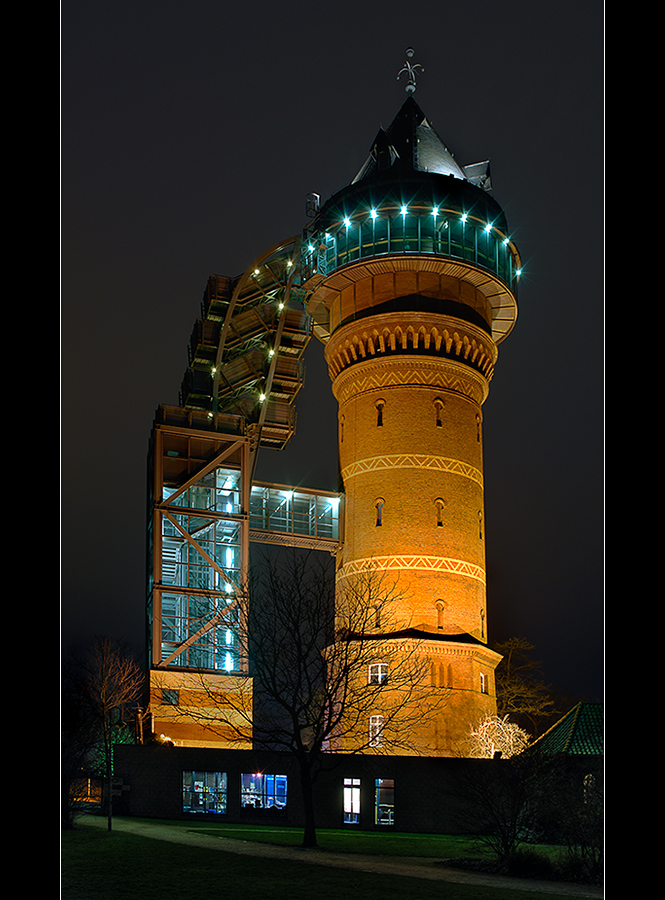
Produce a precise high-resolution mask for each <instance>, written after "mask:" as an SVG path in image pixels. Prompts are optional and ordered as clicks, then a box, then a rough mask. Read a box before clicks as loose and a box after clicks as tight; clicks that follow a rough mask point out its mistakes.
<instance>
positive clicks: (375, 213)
mask: <svg viewBox="0 0 665 900" xmlns="http://www.w3.org/2000/svg"><path fill="white" fill-rule="evenodd" d="M370 216H371V218H372V220H374V219H376V216H377V212H376V210H375V209H373V210H371V211H370Z"/></svg>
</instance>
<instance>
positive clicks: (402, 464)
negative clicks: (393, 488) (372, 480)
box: [342, 453, 483, 487]
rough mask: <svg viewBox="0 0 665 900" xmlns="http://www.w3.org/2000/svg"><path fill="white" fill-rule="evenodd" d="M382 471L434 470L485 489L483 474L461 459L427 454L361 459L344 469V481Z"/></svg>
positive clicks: (396, 454) (392, 455)
mask: <svg viewBox="0 0 665 900" xmlns="http://www.w3.org/2000/svg"><path fill="white" fill-rule="evenodd" d="M382 469H434V470H437V471H440V472H449V473H452V474H454V475H461V476H462V477H463V478H470V479H471V481H475V482H476V483H477V484H479V485H480V486H481V487H483V473H482V472H481V471H480V470H479V469H476V468H475V466H470V465H468V463H465V462H462V461H461V460H459V459H449V458H447V457H445V456H432V455H428V454H425V453H391V454H388V455H386V456H373V457H371V458H370V459H359V460H357V461H356V462H354V463H351V465H348V466H346V467H345V468H344V469H342V479H343V481H345V482H346V481H347V480H348V479H349V478H353V477H354V476H355V475H363V474H365V473H366V472H377V471H380V470H382Z"/></svg>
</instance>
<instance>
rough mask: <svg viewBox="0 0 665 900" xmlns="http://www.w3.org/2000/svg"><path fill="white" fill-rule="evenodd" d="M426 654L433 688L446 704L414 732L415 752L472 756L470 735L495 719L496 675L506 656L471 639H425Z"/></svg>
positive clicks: (466, 636)
mask: <svg viewBox="0 0 665 900" xmlns="http://www.w3.org/2000/svg"><path fill="white" fill-rule="evenodd" d="M455 638H459V639H458V640H456V639H455ZM421 652H422V653H423V654H424V655H426V656H427V658H428V661H429V688H430V690H432V691H436V692H437V693H439V694H440V695H441V702H440V704H439V705H438V706H437V708H436V709H435V710H434V711H433V712H432V714H431V715H429V716H424V717H423V722H422V725H421V727H420V728H418V729H417V731H416V732H415V733H414V735H413V743H414V747H413V752H414V753H416V754H418V755H422V756H455V757H466V756H469V755H470V754H469V736H470V733H471V731H473V730H474V729H475V728H477V726H478V725H479V724H480V722H482V721H483V719H485V718H487V717H488V716H495V715H496V687H495V679H494V671H495V669H496V667H497V665H498V664H499V662H500V661H501V656H500V655H499V654H498V653H495V652H494V651H493V650H490V649H489V647H487V646H485V645H483V644H480V643H479V642H477V641H476V640H475V639H474V638H472V637H471V636H470V635H459V636H457V635H456V636H454V637H452V636H446V638H445V639H438V640H427V639H424V640H423V642H422V645H421Z"/></svg>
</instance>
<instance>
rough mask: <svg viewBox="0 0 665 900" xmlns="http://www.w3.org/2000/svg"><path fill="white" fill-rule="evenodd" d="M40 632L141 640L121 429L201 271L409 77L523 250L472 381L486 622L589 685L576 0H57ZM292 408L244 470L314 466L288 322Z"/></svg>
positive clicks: (596, 140)
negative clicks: (55, 288)
mask: <svg viewBox="0 0 665 900" xmlns="http://www.w3.org/2000/svg"><path fill="white" fill-rule="evenodd" d="M61 8H62V69H61V73H62V81H61V88H62V94H61V97H62V118H61V122H62V163H61V173H62V180H61V185H62V257H61V259H62V269H61V275H62V296H61V300H62V302H61V354H62V356H61V423H62V435H61V451H62V465H61V501H62V517H61V521H62V536H61V541H62V543H61V565H62V580H61V611H62V619H61V622H62V641H63V648H64V649H66V648H68V647H69V646H70V645H71V644H72V643H74V642H86V641H88V640H89V639H90V638H92V637H93V636H94V635H98V634H108V635H114V636H117V637H119V638H121V639H123V640H125V641H128V642H130V643H131V644H133V645H135V646H136V647H141V646H142V641H143V621H144V603H145V586H144V571H145V565H144V534H145V486H146V463H145V459H146V450H147V446H148V437H149V433H150V427H151V424H152V419H153V415H154V412H155V409H156V408H157V406H158V405H159V404H160V403H166V404H177V403H178V391H179V387H180V382H181V380H182V376H183V373H184V371H185V368H186V365H187V350H186V348H187V343H188V340H189V336H190V333H191V329H192V325H193V323H194V320H195V319H196V317H197V316H198V315H199V312H200V301H201V296H202V293H203V290H204V288H205V284H206V281H207V278H208V275H209V274H210V273H213V272H214V273H218V274H226V275H237V274H240V273H241V272H242V271H244V270H245V269H246V268H247V267H248V266H249V265H250V264H251V263H252V261H253V260H254V259H255V258H256V257H257V256H259V255H260V254H261V253H263V252H264V251H265V250H267V249H268V248H269V247H271V246H272V245H273V244H275V243H277V242H278V241H280V240H282V239H285V238H288V237H290V236H292V235H295V234H296V233H298V232H299V231H300V230H301V228H302V226H303V224H304V222H305V195H306V194H307V193H308V192H310V191H316V192H318V193H320V194H321V197H322V200H324V201H325V200H326V199H327V198H328V197H329V196H330V195H331V194H332V193H334V192H335V191H337V190H338V189H339V188H341V187H343V186H344V185H346V184H347V183H348V182H349V181H350V180H351V179H352V178H353V176H354V175H355V174H356V172H357V170H358V169H359V168H360V166H361V164H362V163H363V162H364V160H365V158H366V156H367V153H368V150H369V147H370V145H371V143H372V140H373V138H374V136H375V134H376V131H377V130H378V128H379V126H380V125H383V126H384V127H387V126H388V125H389V124H390V122H391V121H392V119H393V117H394V116H395V114H396V113H397V111H398V110H399V108H400V106H401V104H402V103H403V101H404V99H405V97H406V94H405V93H404V82H403V81H397V72H398V71H399V69H400V68H401V66H402V65H403V63H404V60H405V50H406V48H407V47H408V46H412V47H414V48H415V51H416V53H415V57H414V61H415V62H418V63H420V64H421V65H422V66H424V67H425V73H424V74H422V75H421V76H420V77H419V80H418V90H417V92H416V95H415V98H416V100H417V102H418V103H419V105H420V106H421V107H422V109H423V110H424V112H425V113H426V115H427V116H428V117H429V118H430V120H431V122H432V123H433V125H434V127H435V128H436V130H437V132H438V133H439V134H440V136H441V138H442V139H443V141H444V142H445V143H446V144H447V146H448V147H449V149H450V150H451V151H452V152H453V153H454V154H455V156H456V158H457V159H458V161H459V162H461V163H462V164H465V163H467V164H468V163H472V162H477V161H480V160H485V159H488V158H489V159H490V160H491V165H492V177H493V185H494V195H495V197H496V199H497V200H498V202H499V203H500V204H501V205H502V207H503V209H504V210H505V212H506V215H507V217H508V223H509V227H510V229H511V233H512V235H513V237H514V239H515V240H516V242H517V244H518V246H519V248H520V251H521V254H522V259H523V262H524V269H525V273H524V276H523V278H522V281H521V286H520V295H519V298H518V300H519V317H518V321H517V325H516V327H515V329H514V331H513V332H512V334H511V335H510V336H509V338H508V339H507V340H506V341H505V342H504V343H502V344H501V345H500V348H499V361H498V364H497V367H496V373H495V376H494V380H493V381H492V385H491V390H490V395H489V398H488V400H487V401H486V403H485V406H484V420H485V426H484V436H485V477H486V495H485V501H486V521H487V567H488V604H489V609H488V612H489V629H490V638H491V639H494V640H502V639H505V638H507V637H510V636H513V635H519V636H522V637H525V638H526V639H527V640H529V641H530V642H531V643H532V644H534V645H535V648H536V653H535V655H536V656H537V657H538V658H539V659H541V660H542V661H543V667H544V671H545V676H546V678H547V679H548V680H549V681H551V682H552V683H554V684H555V685H556V686H557V687H558V688H560V689H561V690H562V691H567V692H570V693H571V694H573V695H575V696H577V697H579V698H586V699H602V692H603V668H604V663H603V650H604V584H603V573H604V559H603V554H604V509H603V486H604V472H603V467H604V443H603V441H604V435H603V427H604V422H603V415H604V371H603V367H604V353H603V343H604V283H603V264H604V260H603V254H604V234H603V228H604V219H603V201H604V182H603V157H604V144H603V140H604V133H603V129H604V94H603V91H604V83H603V75H604V72H603V66H604V47H603V40H604V35H603V29H604V22H603V4H602V2H600V0H592V2H590V0H576V2H572V0H563V2H557V3H553V2H534V0H506V2H504V3H497V2H495V0H474V2H473V3H459V2H455V3H452V2H451V3H447V2H431V3H430V2H427V3H420V2H417V0H411V2H399V3H398V2H389V0H384V2H373V0H372V2H367V0H365V2H358V0H354V2H349V0H338V2H335V3H330V4H314V3H311V2H307V3H304V2H300V0H298V2H288V0H286V2H282V3H271V4H261V3H252V2H247V3H233V4H232V3H227V2H223V0H217V2H212V0H190V2H187V3H185V2H169V0H131V2H129V0H95V2H94V3H91V2H90V0H63V3H62V7H61ZM305 361H306V365H307V379H306V386H305V389H304V391H303V392H302V393H301V395H300V398H299V402H298V404H297V410H298V431H297V435H296V437H295V439H294V440H293V441H292V443H291V444H290V445H289V447H288V448H287V449H286V450H285V451H283V452H281V453H276V452H274V451H263V455H262V456H260V458H259V468H258V472H257V477H259V478H260V479H264V480H270V481H277V482H282V483H301V484H304V485H306V486H309V487H323V488H330V489H335V487H336V458H335V453H336V450H335V448H336V433H335V431H336V415H335V405H334V400H333V398H332V393H331V390H330V386H329V382H328V379H327V375H326V372H325V368H324V366H323V356H322V347H321V345H320V344H318V343H315V342H314V341H312V343H311V344H310V348H309V349H308V352H307V355H306V358H305Z"/></svg>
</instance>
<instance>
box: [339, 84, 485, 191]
mask: <svg viewBox="0 0 665 900" xmlns="http://www.w3.org/2000/svg"><path fill="white" fill-rule="evenodd" d="M471 168H472V169H473V172H471V173H469V172H467V171H466V170H465V168H464V166H461V165H460V164H459V163H458V162H457V161H456V160H455V158H454V157H453V155H452V153H451V152H450V150H448V148H447V147H446V145H445V144H444V143H443V141H442V140H441V138H440V137H439V135H438V134H437V133H436V131H435V130H434V128H433V126H432V124H431V123H430V122H429V120H428V119H427V117H426V116H425V113H424V112H423V111H422V109H421V108H420V107H419V106H418V104H417V103H416V101H415V100H414V99H413V96H412V95H409V96H408V97H407V98H406V100H405V101H404V103H403V105H402V108H401V109H400V111H399V112H398V113H397V115H396V116H395V118H394V119H393V121H392V123H391V125H390V126H389V127H388V129H387V131H385V130H384V129H383V128H380V129H379V131H378V133H377V135H376V138H375V139H374V143H373V144H372V149H371V150H370V155H369V156H368V158H367V160H366V161H365V163H364V165H363V166H362V168H361V169H360V171H359V172H358V174H357V175H356V177H355V178H354V179H353V181H352V184H357V183H358V182H359V181H363V180H364V179H365V178H368V177H370V176H371V175H377V174H383V173H387V172H388V171H390V172H391V173H393V172H394V173H395V174H397V173H399V174H406V175H408V174H410V173H411V172H429V173H431V174H436V175H452V176H453V177H454V178H459V179H461V180H463V181H471V182H472V183H474V184H480V185H481V186H483V187H488V184H487V177H488V172H489V164H488V163H475V164H474V166H473V167H471ZM470 176H471V177H470ZM483 178H484V179H485V181H484V182H482V183H481V179H483Z"/></svg>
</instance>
